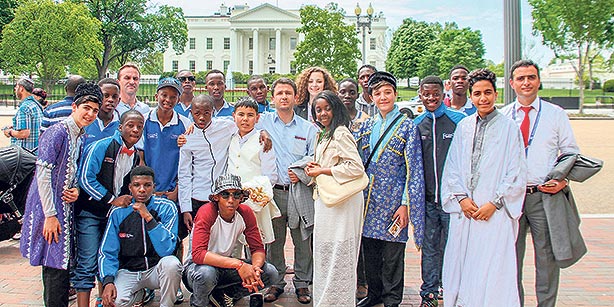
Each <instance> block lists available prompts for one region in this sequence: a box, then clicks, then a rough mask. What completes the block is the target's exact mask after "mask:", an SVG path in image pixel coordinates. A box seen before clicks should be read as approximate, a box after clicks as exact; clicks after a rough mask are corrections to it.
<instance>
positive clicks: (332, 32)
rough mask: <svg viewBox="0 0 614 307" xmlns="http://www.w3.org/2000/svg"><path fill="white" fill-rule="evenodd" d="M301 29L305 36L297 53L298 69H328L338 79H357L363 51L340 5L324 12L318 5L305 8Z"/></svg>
mask: <svg viewBox="0 0 614 307" xmlns="http://www.w3.org/2000/svg"><path fill="white" fill-rule="evenodd" d="M300 15H301V27H300V28H298V29H296V32H298V33H303V34H305V39H304V40H303V41H302V42H300V43H299V44H298V46H297V47H296V51H295V52H294V58H295V60H294V61H293V63H292V64H293V65H294V67H296V69H297V70H299V71H300V70H303V69H305V68H307V67H311V66H322V67H325V68H326V69H328V71H330V73H331V74H332V75H333V77H335V78H341V77H345V76H354V75H355V74H356V69H357V68H358V66H357V60H359V59H360V56H361V54H360V51H359V50H358V43H359V42H360V41H359V40H358V38H357V37H356V32H355V31H356V30H355V28H354V26H351V25H347V24H345V23H344V21H343V20H344V15H343V13H342V10H341V9H339V8H338V6H337V4H334V3H331V4H329V5H327V6H326V8H324V9H321V8H319V7H317V6H314V5H305V6H303V7H302V8H301V11H300Z"/></svg>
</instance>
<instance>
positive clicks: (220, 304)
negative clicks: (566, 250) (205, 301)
mask: <svg viewBox="0 0 614 307" xmlns="http://www.w3.org/2000/svg"><path fill="white" fill-rule="evenodd" d="M209 302H210V303H211V304H212V305H213V306H214V307H233V306H234V300H233V299H232V297H230V296H228V294H226V293H224V291H222V290H213V291H211V294H210V295H209Z"/></svg>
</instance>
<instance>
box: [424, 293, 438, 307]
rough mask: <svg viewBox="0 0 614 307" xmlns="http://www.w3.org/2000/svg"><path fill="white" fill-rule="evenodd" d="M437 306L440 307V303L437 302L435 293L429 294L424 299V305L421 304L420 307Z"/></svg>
mask: <svg viewBox="0 0 614 307" xmlns="http://www.w3.org/2000/svg"><path fill="white" fill-rule="evenodd" d="M437 306H439V301H437V295H436V294H435V293H429V294H427V295H426V296H424V297H422V303H420V307H437Z"/></svg>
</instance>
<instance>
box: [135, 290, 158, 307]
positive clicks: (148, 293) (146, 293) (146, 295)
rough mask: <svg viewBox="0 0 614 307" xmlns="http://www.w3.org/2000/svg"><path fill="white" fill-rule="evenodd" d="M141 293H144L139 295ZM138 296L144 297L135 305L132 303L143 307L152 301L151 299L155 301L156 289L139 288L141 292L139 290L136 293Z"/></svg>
mask: <svg viewBox="0 0 614 307" xmlns="http://www.w3.org/2000/svg"><path fill="white" fill-rule="evenodd" d="M139 293H142V294H140V295H139ZM135 296H136V297H139V296H140V297H142V298H143V299H142V300H140V301H138V302H136V303H135V304H134V305H132V307H143V306H145V305H147V304H149V303H151V301H153V299H154V297H156V293H155V292H154V290H151V289H147V288H144V289H141V290H139V292H137V293H136V294H135Z"/></svg>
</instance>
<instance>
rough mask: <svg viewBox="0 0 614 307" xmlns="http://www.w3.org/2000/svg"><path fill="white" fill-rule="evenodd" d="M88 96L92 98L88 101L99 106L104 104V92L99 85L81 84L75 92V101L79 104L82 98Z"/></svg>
mask: <svg viewBox="0 0 614 307" xmlns="http://www.w3.org/2000/svg"><path fill="white" fill-rule="evenodd" d="M86 96H90V97H88V101H89V100H91V101H93V102H96V103H98V104H102V91H101V90H100V87H99V86H98V85H97V84H94V83H90V82H86V83H81V84H79V86H77V89H76V90H75V98H74V99H75V100H74V101H75V102H77V101H78V100H79V99H80V98H83V97H86Z"/></svg>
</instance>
